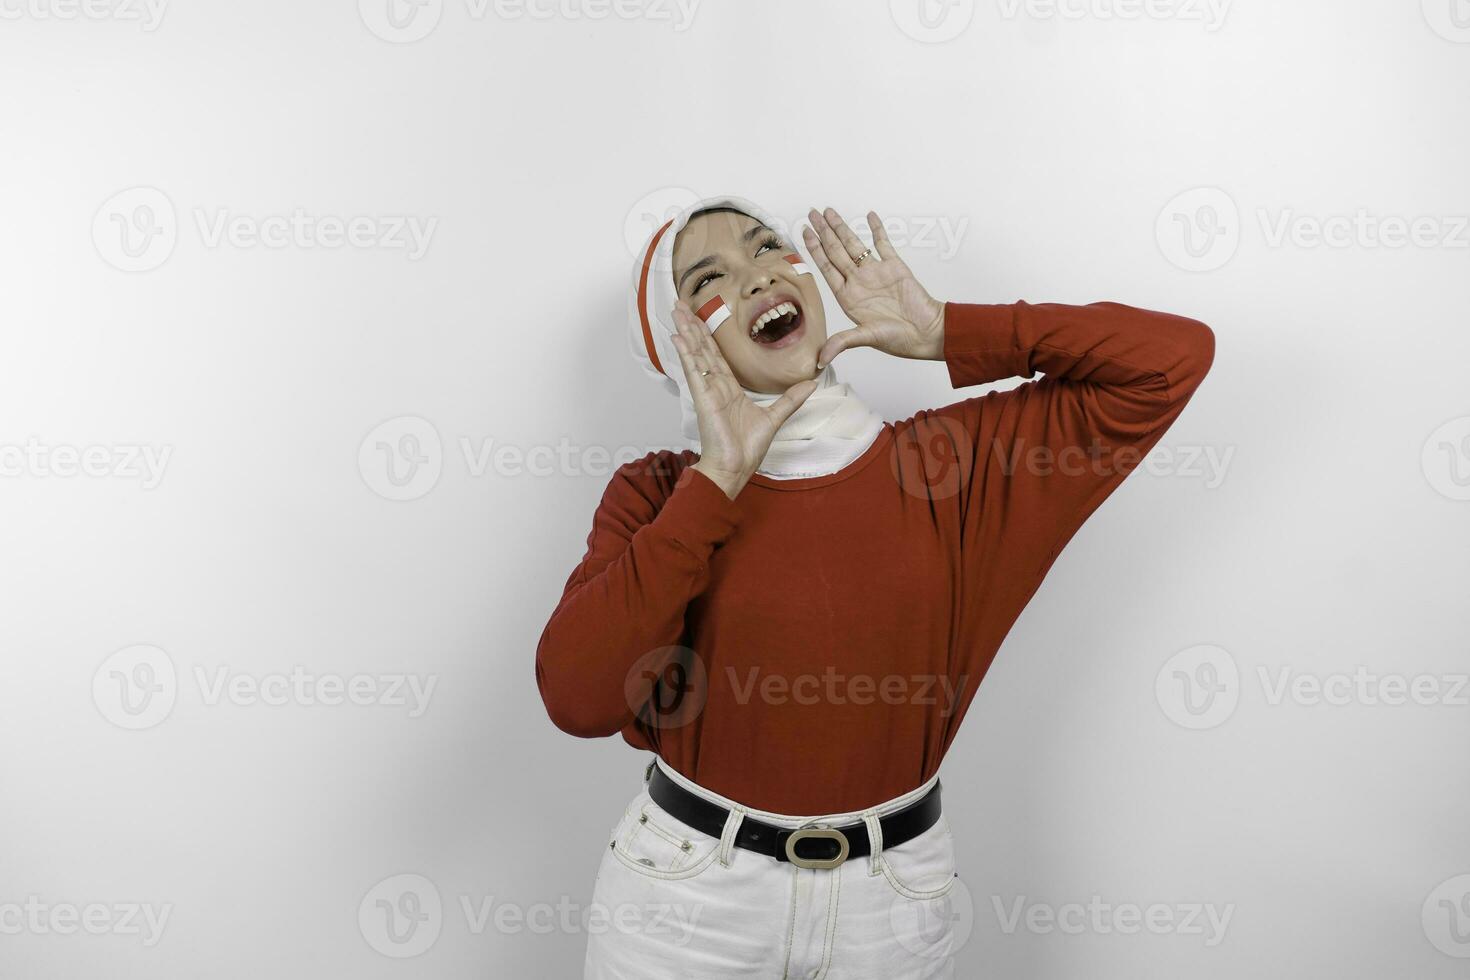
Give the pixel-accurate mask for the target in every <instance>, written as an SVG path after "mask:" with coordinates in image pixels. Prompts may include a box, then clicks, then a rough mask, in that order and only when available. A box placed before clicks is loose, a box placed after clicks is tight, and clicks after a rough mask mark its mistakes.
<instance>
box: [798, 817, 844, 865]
mask: <svg viewBox="0 0 1470 980" xmlns="http://www.w3.org/2000/svg"><path fill="white" fill-rule="evenodd" d="M808 838H815V839H818V840H835V841H837V844H838V850H837V856H836V857H832V858H820V859H817V858H804V857H802V856H800V855H799V854H797V853H796V844H797V841H803V840H807V839H808ZM786 860H788V861H790V862H791V863H792V864H794V865H796V866H797V867H798V868H835V867H837V866H838V865H839V864H841V863H842V862H843V861H846V860H847V835H846V834H844V833H843V832H842V831H840V830H837V829H835V828H833V827H824V826H822V825H820V824H818V825H816V826H814V827H798V828H797V829H796V830H793V831H792V832H791V836H790V837H788V838H786Z"/></svg>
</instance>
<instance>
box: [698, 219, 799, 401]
mask: <svg viewBox="0 0 1470 980" xmlns="http://www.w3.org/2000/svg"><path fill="white" fill-rule="evenodd" d="M795 251H796V247H795V246H794V245H792V244H791V243H790V242H788V241H786V240H785V239H783V238H781V237H780V236H779V235H777V234H776V233H775V232H774V231H772V230H771V229H769V228H767V227H766V226H765V225H762V224H761V223H760V222H759V221H757V220H756V219H755V218H752V217H750V216H749V215H745V214H736V213H733V212H729V211H717V212H715V213H712V214H702V215H699V216H698V217H696V218H694V219H692V220H691V221H690V222H689V223H688V224H687V225H685V226H684V230H683V231H681V232H679V235H678V237H677V238H675V239H674V288H675V289H676V290H677V291H678V294H679V298H680V299H682V300H684V301H685V302H686V303H688V304H689V307H690V309H693V310H695V311H698V310H699V309H701V308H702V307H703V306H704V305H705V304H706V303H708V302H709V301H710V300H712V299H714V298H716V297H719V298H720V299H722V300H724V303H725V305H726V306H727V307H729V309H730V317H729V319H727V320H726V321H725V322H724V323H722V324H721V325H720V326H719V327H718V328H717V329H716V330H715V332H714V338H715V343H716V344H717V345H718V346H719V348H720V353H721V354H722V355H724V358H725V361H726V362H727V363H728V364H729V365H730V370H731V372H733V373H734V375H735V378H736V380H738V381H739V382H740V384H741V385H743V386H744V387H746V388H749V389H750V390H751V391H759V392H763V393H767V394H780V393H781V392H783V391H785V390H786V389H787V388H790V387H791V386H792V385H794V384H796V383H797V382H798V381H804V380H806V379H807V378H812V377H815V376H816V373H817V354H818V353H819V352H820V351H821V349H822V344H823V342H825V341H826V339H827V321H826V317H825V316H824V314H823V311H822V297H821V294H820V293H818V292H817V284H816V281H815V275H814V274H799V273H797V271H796V270H795V269H794V268H792V266H791V263H790V262H787V261H786V256H788V255H790V254H791V253H793V252H795ZM772 311H774V312H772ZM752 330H754V331H755V332H754V333H753V334H752Z"/></svg>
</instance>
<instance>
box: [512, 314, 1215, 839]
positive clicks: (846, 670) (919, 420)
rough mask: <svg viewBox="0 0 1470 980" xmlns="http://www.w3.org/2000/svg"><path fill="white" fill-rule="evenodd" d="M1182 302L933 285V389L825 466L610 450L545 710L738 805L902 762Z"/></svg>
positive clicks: (1103, 478)
mask: <svg viewBox="0 0 1470 980" xmlns="http://www.w3.org/2000/svg"><path fill="white" fill-rule="evenodd" d="M1213 357H1214V334H1213V333H1212V332H1211V331H1210V329H1209V328H1208V327H1206V326H1205V325H1204V324H1202V323H1199V322H1198V321H1195V320H1191V319H1187V318H1184V317H1179V316H1172V315H1169V314H1164V313H1153V312H1148V311H1145V310H1139V309H1134V308H1132V307H1128V306H1123V305H1120V304H1117V303H1094V304H1091V305H1087V306H1065V305H1059V304H1050V303H1047V304H1036V305H1032V304H1028V303H1014V304H1009V305H979V304H960V303H948V304H946V305H945V320H944V360H945V362H946V364H947V365H948V368H949V376H950V381H951V382H952V383H953V385H954V386H955V387H956V388H960V387H965V386H969V385H978V384H984V383H987V382H992V381H997V380H1000V379H1003V378H1010V377H1014V376H1021V377H1026V378H1032V377H1034V376H1035V374H1036V373H1037V372H1040V373H1041V374H1042V375H1044V377H1043V378H1040V379H1037V380H1032V381H1029V382H1027V383H1025V384H1022V385H1020V386H1018V387H1015V388H1013V389H1011V390H1009V391H1004V392H990V393H988V394H985V395H982V396H978V397H974V398H968V399H965V400H963V401H959V402H956V403H954V404H951V405H946V406H944V407H943V408H937V409H932V410H925V411H921V412H918V413H917V414H915V415H914V416H913V417H912V418H909V419H906V420H904V421H902V422H896V423H885V425H884V428H883V431H882V432H881V433H880V435H879V436H878V438H877V439H876V441H875V442H874V443H873V445H872V446H871V447H870V448H869V449H868V450H867V451H866V452H865V453H864V454H863V455H862V456H860V457H859V458H858V459H856V460H854V461H853V462H852V463H849V464H848V465H847V466H845V467H843V468H842V469H841V470H839V471H838V472H836V473H832V474H829V475H826V476H818V477H811V478H806V479H794V480H777V479H772V478H768V477H765V476H762V475H759V474H757V475H756V476H753V477H752V478H751V479H750V481H749V482H748V483H747V484H746V486H745V487H744V488H743V489H742V490H741V491H740V493H739V494H738V495H737V496H736V498H735V499H734V500H731V499H730V498H729V497H727V496H726V495H725V493H724V491H722V490H721V489H720V488H719V486H717V485H716V484H715V483H714V482H713V481H711V480H710V479H709V478H708V477H706V476H705V475H704V474H703V473H701V472H699V471H698V470H694V469H691V468H690V464H691V463H694V462H696V461H697V460H698V458H699V457H698V456H697V455H696V454H695V453H693V452H691V451H689V450H685V451H683V452H679V453H675V452H671V451H669V450H662V451H659V452H654V453H650V454H648V455H647V456H644V457H643V458H642V459H639V460H635V461H634V462H631V463H628V464H626V465H624V466H622V467H620V468H619V469H618V470H617V471H616V472H615V473H614V474H613V477H612V479H611V480H610V481H609V483H608V486H607V489H606V491H605V492H604V494H603V497H602V502H601V504H600V505H599V506H598V508H597V512H596V514H595V515H594V517H593V521H592V531H591V533H590V534H589V535H588V537H587V551H586V554H585V555H584V557H583V558H582V560H581V562H580V564H578V565H577V567H576V569H575V570H574V571H573V572H572V574H571V577H570V578H569V579H568V580H567V583H566V587H565V590H564V593H563V595H562V597H561V600H560V602H559V603H558V604H557V606H556V609H555V611H554V612H553V613H552V615H551V619H550V621H549V622H548V623H547V625H546V628H545V631H544V632H543V634H542V636H541V640H540V643H539V645H538V648H537V652H536V680H537V684H538V686H539V688H540V691H541V697H542V700H543V701H544V703H545V705H546V710H547V712H548V714H549V715H550V717H551V720H552V721H553V722H554V723H555V724H556V725H557V727H559V728H561V729H562V730H564V731H566V732H569V733H571V734H573V735H579V736H584V737H595V736H606V735H612V734H616V733H618V732H622V734H623V737H624V739H625V740H626V741H627V742H628V743H630V744H631V745H634V746H636V747H638V748H643V749H649V750H651V751H653V752H656V753H658V754H659V755H660V756H661V757H662V758H663V759H664V760H665V761H667V762H668V763H669V764H670V765H671V766H672V767H673V768H674V769H676V770H678V771H679V772H681V773H683V774H684V775H686V776H687V777H689V778H690V779H692V780H694V781H695V782H697V783H699V784H700V785H703V786H706V787H708V788H709V789H712V790H714V791H715V792H718V793H721V794H723V795H724V796H727V797H729V798H731V799H734V800H737V801H739V802H741V803H743V804H745V805H747V806H750V807H754V808H757V809H763V810H770V811H774V812H778V813H787V814H820V813H836V812H845V811H851V810H859V809H863V808H865V807H868V806H871V805H873V804H875V803H879V802H881V801H884V800H887V799H891V798H893V797H895V796H898V795H900V794H902V793H905V792H907V791H909V790H911V789H913V788H914V787H915V786H918V785H920V784H922V783H923V782H924V781H926V780H927V779H928V778H929V777H930V776H931V775H933V774H934V773H935V772H937V771H938V769H939V763H940V760H941V759H942V758H943V757H944V753H945V751H946V749H948V747H949V745H950V743H951V742H952V741H953V739H954V737H955V733H956V732H957V731H958V730H959V726H960V723H961V722H962V721H963V720H964V717H965V713H966V710H967V709H968V707H969V705H970V702H971V700H972V699H973V698H974V695H975V692H976V689H977V687H978V685H979V683H980V681H981V679H982V678H983V677H984V676H985V673H986V671H987V669H988V668H989V666H990V663H991V661H992V660H993V659H994V657H995V654H996V651H997V649H998V648H999V647H1000V644H1001V641H1002V640H1003V639H1004V638H1005V635H1006V633H1007V632H1008V631H1009V630H1010V628H1011V626H1012V624H1014V623H1015V621H1016V618H1017V617H1018V616H1019V615H1020V614H1021V610H1022V609H1023V608H1025V606H1026V604H1027V603H1028V602H1029V601H1030V599H1031V596H1032V595H1033V594H1034V593H1035V591H1036V589H1037V587H1038V586H1039V585H1040V584H1041V580H1042V578H1043V576H1044V575H1045V574H1046V572H1047V570H1048V569H1049V568H1050V567H1051V565H1052V562H1053V561H1054V560H1055V559H1056V557H1057V555H1058V554H1059V552H1060V551H1061V549H1062V547H1063V546H1064V545H1066V543H1067V542H1068V541H1069V540H1070V539H1071V538H1072V536H1073V535H1074V534H1075V533H1076V531H1077V529H1078V528H1079V527H1080V526H1081V525H1082V522H1083V521H1085V520H1086V519H1087V517H1088V516H1089V515H1090V514H1091V513H1092V512H1093V511H1094V510H1095V509H1096V508H1097V507H1098V505H1099V504H1101V503H1102V501H1103V500H1104V499H1105V498H1106V497H1107V496H1108V494H1110V493H1112V491H1113V490H1114V489H1115V488H1116V487H1117V486H1118V484H1119V483H1121V482H1122V480H1123V479H1124V478H1125V477H1126V476H1127V474H1128V473H1129V472H1130V471H1131V470H1132V469H1133V468H1134V467H1135V466H1136V465H1137V464H1138V463H1139V462H1140V461H1141V460H1142V458H1143V456H1144V454H1146V453H1147V452H1148V450H1149V449H1150V448H1152V446H1153V445H1154V444H1155V443H1156V442H1157V441H1158V440H1159V438H1160V436H1162V435H1163V433H1164V431H1165V430H1166V429H1167V428H1168V427H1169V426H1170V425H1171V424H1172V423H1173V421H1174V419H1175V418H1177V417H1178V415H1179V413H1180V411H1181V410H1182V409H1183V408H1184V405H1185V403H1186V402H1187V401H1188V400H1189V398H1190V396H1191V395H1192V394H1193V392H1194V390H1195V388H1196V387H1197V386H1198V385H1199V383H1200V381H1201V380H1202V379H1203V378H1204V376H1205V374H1206V372H1207V371H1208V370H1209V368H1210V364H1211V362H1212V360H1213Z"/></svg>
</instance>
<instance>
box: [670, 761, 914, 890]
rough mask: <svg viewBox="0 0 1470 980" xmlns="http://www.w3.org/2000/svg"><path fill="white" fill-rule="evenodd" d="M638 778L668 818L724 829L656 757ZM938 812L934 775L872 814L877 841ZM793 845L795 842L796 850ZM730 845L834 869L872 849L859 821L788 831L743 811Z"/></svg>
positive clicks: (910, 829)
mask: <svg viewBox="0 0 1470 980" xmlns="http://www.w3.org/2000/svg"><path fill="white" fill-rule="evenodd" d="M644 778H645V779H646V780H647V781H648V795H649V796H651V797H652V798H653V802H655V803H657V804H658V805H659V806H660V807H661V808H663V810H664V811H665V812H667V813H668V814H669V815H670V816H672V817H673V818H674V819H676V820H679V821H682V822H683V823H685V824H687V825H689V826H690V827H693V828H694V829H695V830H697V831H699V832H700V833H702V834H705V835H707V836H709V837H720V836H721V835H723V834H724V832H725V818H726V817H728V816H729V813H730V811H729V810H726V809H725V808H724V807H722V806H720V805H719V804H718V803H715V802H712V801H710V800H707V799H705V798H704V797H702V796H699V795H697V794H695V793H691V792H690V791H689V790H687V789H685V788H684V787H682V786H680V785H679V784H678V783H676V782H674V781H673V780H672V779H670V778H669V777H668V776H667V775H666V774H665V773H664V771H663V770H662V769H661V768H659V766H658V763H657V762H654V763H651V764H650V765H649V767H648V772H647V773H645V774H644ZM939 812H940V807H939V781H938V780H937V779H936V780H935V781H934V786H933V787H932V788H931V789H930V790H929V792H927V793H925V794H924V795H923V796H922V797H920V798H919V799H917V800H915V801H914V802H912V803H910V804H908V805H907V806H905V807H903V808H902V809H900V810H894V811H893V812H892V813H889V814H886V815H884V816H882V817H879V818H878V826H879V827H881V828H882V830H883V846H884V847H897V846H898V845H899V844H902V843H903V842H904V841H906V840H912V839H913V838H915V837H917V836H919V835H920V834H922V833H923V832H924V831H926V830H928V829H929V828H930V827H932V826H934V824H935V822H936V821H938V820H939ZM798 845H801V849H800V850H799V851H798V850H797V846H798ZM735 846H736V847H744V848H747V849H748V850H752V851H759V852H760V853H761V854H764V855H766V856H768V857H773V858H775V859H776V860H777V861H788V862H790V863H791V864H794V865H796V866H797V867H800V868H835V867H837V866H838V865H839V864H841V863H842V862H843V861H846V860H847V859H848V858H854V857H865V856H867V855H869V854H871V853H873V844H872V841H870V840H868V825H867V824H866V823H865V822H863V821H858V822H857V823H854V824H848V825H846V826H844V827H826V826H821V825H813V826H811V827H800V828H797V829H794V830H793V829H788V828H786V827H778V826H776V825H774V824H769V823H764V822H763V821H760V820H756V819H755V818H754V817H752V816H750V815H749V814H747V815H746V816H745V817H744V818H742V819H741V821H740V829H739V830H738V831H737V832H736V834H735Z"/></svg>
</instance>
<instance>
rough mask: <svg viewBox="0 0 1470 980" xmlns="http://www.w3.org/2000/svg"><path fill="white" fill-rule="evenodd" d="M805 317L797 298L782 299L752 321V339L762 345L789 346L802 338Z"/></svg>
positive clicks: (773, 346)
mask: <svg viewBox="0 0 1470 980" xmlns="http://www.w3.org/2000/svg"><path fill="white" fill-rule="evenodd" d="M805 322H806V321H805V318H804V317H803V316H802V314H801V306H800V304H798V303H797V302H796V301H795V300H789V299H788V300H782V301H780V302H778V303H776V304H774V305H772V306H771V307H770V308H768V309H766V310H764V311H762V312H761V313H759V314H758V315H757V316H756V318H755V319H754V320H752V321H751V322H750V339H751V340H753V341H755V342H756V343H757V344H760V345H761V346H762V347H772V348H775V347H789V346H790V345H791V344H794V343H796V341H797V340H799V339H800V338H801V333H802V327H803V326H804V325H805Z"/></svg>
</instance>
